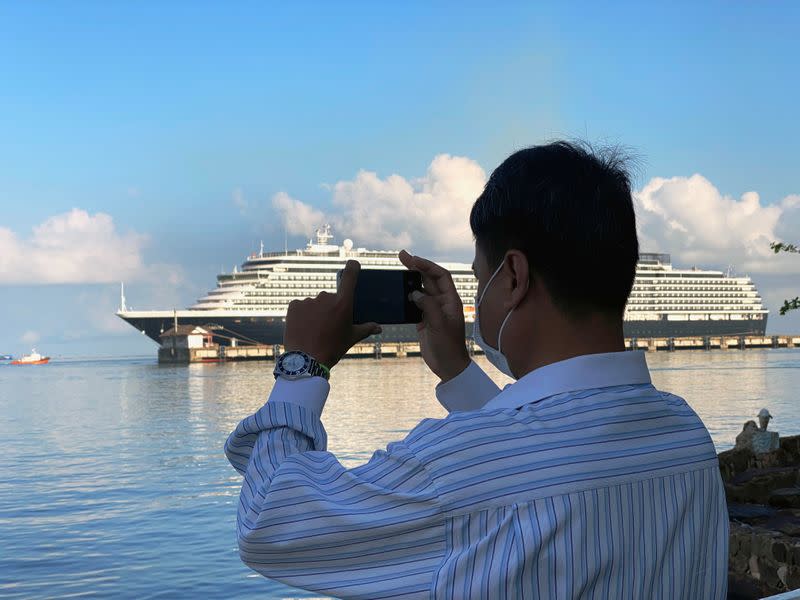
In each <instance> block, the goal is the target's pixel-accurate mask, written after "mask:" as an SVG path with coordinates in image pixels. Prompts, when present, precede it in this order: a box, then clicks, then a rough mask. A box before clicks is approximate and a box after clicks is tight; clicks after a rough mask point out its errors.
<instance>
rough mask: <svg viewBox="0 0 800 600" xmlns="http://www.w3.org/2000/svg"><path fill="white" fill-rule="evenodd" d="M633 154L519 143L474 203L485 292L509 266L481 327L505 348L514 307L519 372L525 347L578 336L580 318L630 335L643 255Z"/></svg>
mask: <svg viewBox="0 0 800 600" xmlns="http://www.w3.org/2000/svg"><path fill="white" fill-rule="evenodd" d="M624 162H625V161H624V159H623V157H622V156H621V154H620V153H619V152H618V151H614V150H606V151H602V152H597V153H596V152H594V151H593V150H592V149H591V148H589V147H587V146H584V145H578V144H572V143H568V142H555V143H552V144H547V145H543V146H534V147H532V148H527V149H525V150H520V151H519V152H515V153H514V154H512V155H511V156H509V157H508V158H507V159H506V160H505V161H504V162H503V163H502V164H501V165H500V166H499V167H497V169H495V171H494V172H493V173H492V176H491V177H490V178H489V181H488V182H487V184H486V187H485V189H484V191H483V193H482V194H481V195H480V197H479V198H478V199H477V200H476V201H475V204H474V205H473V207H472V213H471V214H470V226H471V228H472V233H473V235H474V236H475V263H474V267H475V271H476V275H477V277H478V282H479V294H480V293H482V292H483V291H484V288H485V286H486V284H487V282H488V281H489V278H490V277H491V275H492V273H494V271H495V270H496V269H498V268H499V269H500V272H499V273H498V274H497V276H496V277H495V279H494V280H493V281H492V284H491V286H490V288H489V289H488V290H487V294H486V295H485V296H484V298H483V302H482V303H481V307H480V316H481V318H480V321H481V331H482V333H483V337H484V339H485V340H486V341H487V342H488V343H489V344H490V345H492V346H494V347H495V348H496V347H497V334H498V332H499V329H500V324H501V323H502V320H503V319H504V318H505V316H506V315H507V314H508V311H509V310H511V309H514V315H512V317H511V318H510V319H509V322H508V325H507V327H506V328H505V329H504V330H503V336H502V347H501V349H502V350H503V353H504V354H506V356H507V358H508V360H509V363H510V364H511V366H512V370H513V371H514V372H515V374H517V375H518V376H519V375H520V374H522V371H525V366H524V364H523V363H525V353H526V351H530V350H536V351H539V353H541V352H542V351H543V345H544V344H550V345H551V346H552V345H554V344H555V345H558V344H559V343H561V342H560V341H559V340H555V339H552V337H553V336H555V335H560V336H562V337H565V336H566V337H569V336H574V333H575V332H574V331H573V329H574V328H575V327H583V328H584V329H585V328H586V327H587V326H590V324H591V329H592V330H595V329H598V327H599V328H600V329H603V328H605V330H606V331H611V330H612V329H615V330H618V332H619V338H620V339H619V342H620V343H621V342H622V334H621V332H622V315H623V312H624V309H625V304H626V302H627V299H628V295H629V294H630V291H631V287H632V285H633V279H634V275H635V270H636V262H637V260H638V257H639V244H638V240H637V237H636V219H635V215H634V210H633V201H632V198H631V183H630V177H629V175H628V173H627V171H626V169H625V165H624ZM517 312H519V313H520V314H519V315H517V314H516V313H517ZM598 331H599V329H598ZM586 333H587V335H591V334H592V332H591V331H587V332H586ZM594 333H597V331H595V332H594ZM543 335H546V336H548V337H549V338H551V339H543V337H542V336H543ZM565 351H566V352H567V353H569V351H568V350H565ZM579 353H580V352H579ZM513 354H517V356H513ZM515 363H516V364H515Z"/></svg>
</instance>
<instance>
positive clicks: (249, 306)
mask: <svg viewBox="0 0 800 600" xmlns="http://www.w3.org/2000/svg"><path fill="white" fill-rule="evenodd" d="M332 242H333V234H332V233H331V229H330V226H328V225H325V226H324V227H321V228H320V229H318V230H317V231H316V240H309V242H308V244H307V246H306V247H305V248H303V249H299V250H294V251H288V250H284V251H283V252H264V247H263V244H262V245H261V250H260V252H258V253H254V254H251V255H250V256H249V257H247V259H246V260H245V261H244V263H242V265H241V269H239V268H237V267H235V268H234V270H233V272H231V273H223V274H220V275H218V276H217V287H216V288H214V289H213V290H211V291H210V292H208V294H207V295H206V296H204V297H203V298H201V299H200V300H198V301H197V303H196V304H194V305H193V306H192V307H190V308H187V309H183V310H175V309H173V310H152V311H151V310H142V311H139V310H129V309H128V308H127V307H126V306H125V297H124V293H122V294H121V298H120V308H119V311H117V315H118V316H119V317H120V318H122V319H124V320H125V321H127V322H128V323H130V324H131V325H132V326H133V327H135V328H136V329H138V330H139V331H141V332H142V334H144V335H147V336H148V337H150V338H152V339H153V340H155V341H156V342H159V341H160V336H161V334H163V333H164V332H165V331H167V330H169V329H170V328H172V327H173V326H174V325H176V324H181V325H200V326H202V327H204V328H205V329H207V330H208V331H210V332H211V333H212V335H213V337H214V341H215V342H217V343H219V344H222V345H233V344H237V345H240V344H280V343H282V341H283V328H284V323H285V321H286V308H287V306H288V304H289V302H291V301H292V300H295V299H302V298H308V297H313V296H316V295H317V294H318V293H319V292H321V291H323V290H324V291H328V292H335V291H336V272H337V271H339V270H340V269H342V268H344V265H345V263H346V262H347V261H348V260H350V259H355V260H357V261H358V262H359V263H361V268H362V269H405V267H404V266H403V265H402V264H401V263H400V260H399V259H398V257H397V251H393V250H391V251H389V250H368V249H366V248H356V247H354V245H353V242H352V240H349V239H346V240H344V241H343V242H342V244H341V245H338V244H334V243H332ZM439 264H441V265H442V266H443V267H445V268H446V269H447V270H449V271H450V272H451V273H452V275H453V281H454V282H455V285H456V290H457V291H458V294H459V296H460V297H461V301H462V303H463V305H464V320H465V326H466V334H467V336H471V335H472V324H473V322H474V320H475V305H474V300H475V293H476V291H477V280H476V279H475V277H474V276H473V274H472V268H471V266H470V265H468V264H465V263H448V262H442V263H439ZM767 313H768V311H767V310H766V309H765V308H764V306H763V304H762V301H761V298H760V296H759V294H758V291H757V290H756V288H755V285H754V284H753V282H752V281H751V280H750V278H749V277H732V276H730V274H729V273H723V272H721V271H709V270H703V269H698V268H695V267H692V268H691V269H676V268H673V266H672V263H671V260H670V256H669V255H668V254H646V253H643V254H641V255H640V260H639V264H638V266H637V269H636V280H635V283H634V286H633V290H632V292H631V295H630V299H629V301H628V305H627V307H626V310H625V322H624V328H625V336H626V337H629V338H639V337H642V338H644V337H681V336H713V335H747V334H759V335H763V334H764V333H765V330H766V326H767ZM376 339H380V340H384V341H415V340H416V339H417V332H416V326H415V325H386V326H384V327H383V332H382V333H381V334H380V335H379V336H376Z"/></svg>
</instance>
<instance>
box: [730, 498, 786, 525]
mask: <svg viewBox="0 0 800 600" xmlns="http://www.w3.org/2000/svg"><path fill="white" fill-rule="evenodd" d="M774 514H775V509H774V508H772V507H770V506H763V505H761V504H739V503H735V502H730V503H728V516H729V517H730V518H731V519H736V520H737V521H744V522H748V521H752V520H754V519H766V518H768V517H771V516H773V515H774Z"/></svg>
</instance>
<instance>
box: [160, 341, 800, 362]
mask: <svg viewBox="0 0 800 600" xmlns="http://www.w3.org/2000/svg"><path fill="white" fill-rule="evenodd" d="M467 346H468V350H469V352H470V355H474V354H481V351H480V349H479V348H478V347H477V346H475V345H474V343H473V342H472V340H469V341H468V344H467ZM625 347H626V348H627V349H629V350H646V351H648V352H676V351H680V350H745V349H749V348H800V335H771V336H752V335H744V336H697V337H677V338H673V337H671V338H631V339H626V340H625ZM282 352H283V346H281V345H280V344H273V345H237V346H218V345H216V344H208V345H205V346H203V347H194V348H193V347H181V346H171V345H170V344H164V345H162V347H161V348H159V350H158V362H159V363H171V364H185V363H197V362H227V361H247V360H275V357H276V356H279V355H280V354H281V353H282ZM419 354H420V348H419V342H382V341H375V342H365V343H361V344H356V345H355V346H353V347H352V348H351V349H350V351H349V352H348V353H347V355H346V356H345V358H373V359H382V358H403V357H406V356H419Z"/></svg>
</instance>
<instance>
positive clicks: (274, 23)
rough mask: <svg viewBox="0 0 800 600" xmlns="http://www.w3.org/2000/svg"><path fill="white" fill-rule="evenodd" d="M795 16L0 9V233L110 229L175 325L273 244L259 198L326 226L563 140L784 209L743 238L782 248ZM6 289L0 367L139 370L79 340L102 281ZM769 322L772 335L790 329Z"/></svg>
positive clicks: (781, 286) (494, 6) (97, 331)
mask: <svg viewBox="0 0 800 600" xmlns="http://www.w3.org/2000/svg"><path fill="white" fill-rule="evenodd" d="M799 18H800V6H799V5H797V4H796V3H790V2H783V3H782V2H772V3H769V4H766V3H763V4H756V3H738V4H732V3H706V4H704V5H703V6H698V5H697V3H689V2H685V3H684V2H675V3H664V4H663V5H660V6H658V5H655V4H654V3H632V2H631V3H613V7H608V6H606V3H590V2H559V3H552V4H538V3H522V2H520V3H516V2H508V3H491V4H490V3H482V4H481V3H462V2H459V3H456V2H440V3H423V2H419V3H414V2H406V3H402V5H400V3H398V5H391V4H389V3H368V2H353V3H323V2H319V3H302V2H298V3H291V4H283V5H281V6H269V5H268V4H266V3H246V2H240V3H235V5H234V4H233V3H223V2H218V3H203V2H141V3H125V4H124V3H100V2H84V3H81V2H62V3H59V2H52V3H46V4H45V3H29V2H5V3H3V4H2V5H0V75H1V76H2V81H3V85H2V87H0V139H2V140H3V142H4V143H2V144H0V206H2V208H1V209H0V228H5V229H6V230H8V231H10V232H12V233H13V235H14V236H15V239H16V240H17V242H18V244H17V246H18V247H20V248H28V247H29V246H27V245H26V244H27V243H28V241H29V240H30V239H32V236H33V237H35V234H34V233H32V231H33V228H35V227H40V226H42V224H44V223H47V222H48V220H50V219H53V218H55V217H58V216H59V215H62V216H63V215H66V214H68V213H70V211H72V210H73V209H79V210H80V211H85V212H86V213H87V214H88V215H89V216H90V217H91V216H94V215H97V214H98V213H103V214H106V215H109V216H110V217H111V219H112V220H113V235H110V234H108V231H107V229H104V230H103V231H105V233H102V232H101V234H98V235H100V237H101V238H102V240H104V243H108V242H109V240H110V241H111V242H114V241H122V240H125V241H126V242H128V243H130V247H131V253H133V254H136V256H137V257H138V259H139V260H140V261H141V265H140V267H135V266H131V267H130V269H129V270H128V271H126V272H128V273H137V272H140V273H141V272H144V271H147V272H148V273H150V275H149V276H137V275H135V274H134V275H133V276H132V278H133V281H132V282H131V283H130V284H129V287H130V289H129V293H128V298H129V301H130V303H131V304H134V305H136V307H137V308H139V307H141V308H161V307H167V306H166V305H164V303H167V304H168V305H169V306H171V305H172V304H175V305H178V306H185V305H188V304H190V303H191V302H193V301H194V300H195V299H196V297H197V296H198V295H200V294H202V293H203V292H204V291H206V290H207V289H209V288H210V287H212V286H213V283H214V277H215V274H216V273H217V272H218V271H219V269H220V267H221V266H224V267H225V268H226V269H229V268H231V266H232V265H233V264H234V263H238V262H241V260H242V259H243V257H244V256H245V255H246V254H247V253H249V252H250V251H251V250H252V249H254V248H255V247H256V244H257V243H258V241H259V240H260V239H264V241H265V244H267V245H268V246H278V247H280V246H282V245H283V226H282V224H281V215H280V214H279V212H278V211H276V210H275V209H274V208H273V205H272V204H271V199H272V198H273V197H274V195H275V194H277V193H279V192H286V193H287V194H289V195H290V196H291V197H292V198H294V199H297V200H299V201H301V202H303V203H304V204H305V205H308V206H311V207H314V208H316V209H319V210H320V211H322V212H324V213H326V214H327V213H328V212H329V211H333V212H335V211H337V210H339V208H337V206H336V205H334V202H333V198H334V196H335V195H334V194H333V193H332V192H331V189H330V188H329V187H326V186H324V185H323V184H335V183H336V182H342V181H353V180H354V179H355V178H356V177H357V174H358V173H359V171H361V170H366V171H370V172H375V173H376V174H377V176H378V178H379V179H381V180H385V178H387V177H388V176H390V175H392V174H398V175H400V176H402V177H403V178H405V179H406V180H408V181H414V180H416V179H418V178H421V177H424V176H425V175H426V172H428V170H429V167H430V165H431V163H432V161H433V160H434V158H435V157H436V156H438V155H441V154H448V155H452V156H458V157H466V158H468V159H470V160H471V161H473V162H474V163H476V164H477V165H480V167H481V168H482V169H484V170H485V171H486V172H489V171H491V169H492V168H493V167H494V166H496V165H497V164H498V163H499V162H500V161H501V160H502V159H503V158H504V157H505V156H506V155H507V154H509V153H510V152H511V151H513V150H514V149H516V148H519V147H521V146H525V145H530V144H533V143H537V142H541V141H544V140H547V139H551V138H554V137H562V136H581V137H588V138H589V139H590V140H605V141H610V142H620V143H624V144H626V145H628V146H630V147H632V148H634V149H635V151H636V152H637V153H638V154H639V155H640V156H641V157H642V161H641V165H642V166H641V169H640V172H639V174H638V177H637V188H644V187H646V186H647V184H648V182H651V181H652V180H653V178H667V179H669V178H688V177H690V176H692V175H694V174H700V175H701V176H702V177H703V178H704V180H705V181H707V182H708V183H709V185H710V186H711V188H710V189H712V190H715V191H716V192H718V193H719V195H720V196H721V197H723V198H731V199H733V201H734V202H737V201H739V200H740V199H741V198H742V195H743V194H745V193H746V192H750V191H755V192H757V193H758V196H759V211H757V215H756V216H758V215H761V213H763V214H764V218H765V219H767V220H769V218H772V217H769V215H768V214H767V213H766V212H764V211H765V210H766V209H767V208H768V207H770V206H773V207H779V206H780V207H783V208H782V211H783V212H781V213H780V216H779V217H775V218H777V224H776V223H772V225H770V224H769V223H767V224H765V225H764V226H763V227H762V229H761V230H759V231H761V232H762V233H763V232H764V231H767V233H775V234H783V235H789V236H791V233H792V231H791V230H789V231H788V232H787V225H786V224H785V223H795V222H800V221H798V219H797V218H796V216H797V210H794V209H793V207H794V204H793V203H792V202H789V201H786V200H785V199H786V198H787V197H790V198H791V197H792V195H796V194H800V181H798V178H797V165H798V164H799V163H800V161H799V160H798V159H800V150H798V145H797V140H798V139H800V119H798V115H797V107H798V105H797V98H798V97H800V83H798V77H797V72H798V70H799V69H798V67H800V65H799V64H798V63H799V62H800V58H798V53H797V47H796V26H797V23H798V22H800V20H799ZM706 192H708V190H706ZM704 193H705V192H704ZM709 194H711V195H713V192H709V193H707V194H706V195H705V196H703V197H709ZM653 197H654V198H661V196H658V194H656V195H655V196H653ZM234 198H238V199H239V202H238V204H237V203H236V202H234ZM712 205H713V206H723V205H724V204H719V203H718V204H713V202H712ZM790 209H792V210H790ZM675 210H678V208H675ZM770 214H772V213H770ZM773 217H774V215H773ZM60 223H61V221H58V220H57V221H56V222H51V226H49V227H46V228H45V229H46V231H45V233H43V234H41V236H44V235H45V234H46V233H47V232H53V231H56V232H57V231H60V229H59V227H61V225H60ZM62 225H63V224H62ZM770 227H771V228H770ZM742 231H743V233H742V236H744V237H747V232H746V231H745V230H742ZM650 233H651V234H652V235H650V238H652V239H653V240H659V241H661V242H662V243H663V242H668V241H669V239H670V238H668V237H666V238H663V237H660V236H659V235H658V232H650ZM690 233H692V232H690ZM107 234H108V235H107ZM41 236H40V238H41ZM115 236H116V237H115ZM795 237H800V234H798V235H797V236H795ZM701 238H703V236H702V235H688V237H687V239H686V240H683V242H682V243H683V244H684V245H683V246H681V249H682V252H683V254H681V253H678V254H677V257H676V258H679V257H681V256H685V257H689V256H701V257H709V256H711V257H712V258H714V257H716V259H715V260H711V263H716V264H708V265H705V264H704V266H726V265H728V264H731V262H733V263H734V265H736V266H740V265H743V264H746V265H747V266H748V267H750V268H748V273H749V274H750V275H751V276H753V277H754V279H755V280H756V282H757V284H758V285H759V288H760V289H761V290H762V292H763V293H764V296H765V298H767V299H768V300H769V301H770V302H772V303H773V304H774V303H775V302H776V299H777V298H778V297H779V296H781V294H784V293H785V291H786V290H787V289H789V288H790V287H791V285H792V282H794V281H800V277H798V276H797V271H796V270H794V268H793V267H792V266H791V264H790V263H788V262H785V261H783V262H781V263H780V264H781V267H780V268H778V269H775V268H770V267H765V268H761V267H760V266H759V265H761V264H762V263H757V262H752V261H750V262H747V261H749V258H750V257H751V255H752V249H751V248H747V247H742V248H738V247H734V246H729V247H725V248H722V249H721V250H719V249H718V250H719V251H718V252H717V254H716V255H713V256H712V255H711V254H708V252H707V251H710V250H709V248H701V249H700V250H703V251H706V253H705V254H704V253H703V252H700V250H698V252H699V254H698V253H694V254H693V251H694V250H695V249H694V248H693V247H692V246H691V245H692V244H693V243H697V242H696V240H697V239H701ZM707 239H710V238H707ZM302 241H303V236H302V235H300V234H299V233H298V234H296V235H293V236H292V238H291V239H290V245H294V246H296V245H299V244H302ZM37 243H41V239H39V242H37ZM731 243H733V242H731ZM126 245H127V244H126ZM418 245H419V246H420V247H421V248H423V249H424V248H426V247H431V248H435V247H436V244H435V242H432V241H431V240H423V239H419V240H418ZM98 249H99V250H98V251H101V252H105V254H106V255H108V252H107V248H106V247H105V246H103V245H102V244H99V245H98ZM658 250H662V251H674V250H673V249H671V248H658ZM712 250H713V248H712ZM449 253H450V254H453V256H454V257H461V258H464V259H469V258H471V257H470V256H469V255H468V252H467V251H466V250H463V249H462V250H458V249H451V251H449ZM14 260H16V261H17V262H18V263H19V261H23V260H25V255H24V253H23V255H22V256H19V257H17V258H16V259H14ZM676 262H677V261H676ZM798 262H800V261H798ZM2 264H3V263H2V262H0V265H2ZM87 264H91V263H87ZM5 268H6V269H10V270H16V271H17V272H20V271H21V266H20V264H16V265H11V266H9V265H8V264H6V266H5ZM137 268H139V271H136V269H137ZM101 270H102V269H100V268H98V272H100V271H101ZM154 273H161V274H164V273H173V274H175V279H174V280H173V284H172V285H170V284H165V283H162V284H157V283H154V277H155V275H154ZM137 277H138V282H137ZM6 279H7V282H6V283H5V284H0V302H2V305H3V308H4V313H5V316H6V318H5V319H4V321H6V325H5V327H3V328H2V330H0V346H1V347H0V351H3V352H5V351H9V352H20V351H22V350H25V349H26V348H27V347H28V346H29V345H30V344H29V343H28V342H29V341H32V340H34V339H36V338H37V337H38V344H39V346H41V348H42V349H47V350H49V351H50V352H51V353H54V354H65V355H66V354H87V353H94V352H101V353H114V354H126V353H149V352H153V351H154V346H152V345H151V343H150V342H148V341H145V340H142V339H140V338H138V337H137V336H136V335H135V332H133V331H132V330H130V332H129V331H126V330H125V329H124V328H119V327H117V326H116V325H115V324H114V320H113V319H111V320H110V321H106V320H103V321H102V323H103V324H101V325H98V324H97V323H98V319H97V318H96V316H97V314H99V313H103V314H106V313H108V312H112V311H113V309H114V307H115V303H116V296H117V294H118V292H117V285H116V284H114V283H111V282H110V281H108V280H110V279H111V277H105V278H103V277H98V278H95V280H88V281H87V280H80V278H77V276H76V277H75V278H73V279H72V280H70V282H67V283H47V281H46V280H44V281H43V280H41V278H39V279H37V276H36V275H35V273H32V274H31V280H30V281H27V282H26V281H23V280H21V279H20V277H19V276H17V277H16V278H13V277H10V278H8V277H7V278H6ZM98 279H99V280H100V281H97V280H98ZM797 287H800V286H797ZM157 303H161V304H160V305H157ZM770 308H772V309H774V306H770ZM779 319H780V317H778V316H777V314H776V313H773V314H772V315H771V323H772V326H771V329H773V330H775V331H778V330H780V331H785V330H787V328H788V329H791V330H793V331H800V319H798V318H796V317H787V318H785V319H784V320H783V321H779ZM23 338H24V340H23Z"/></svg>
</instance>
